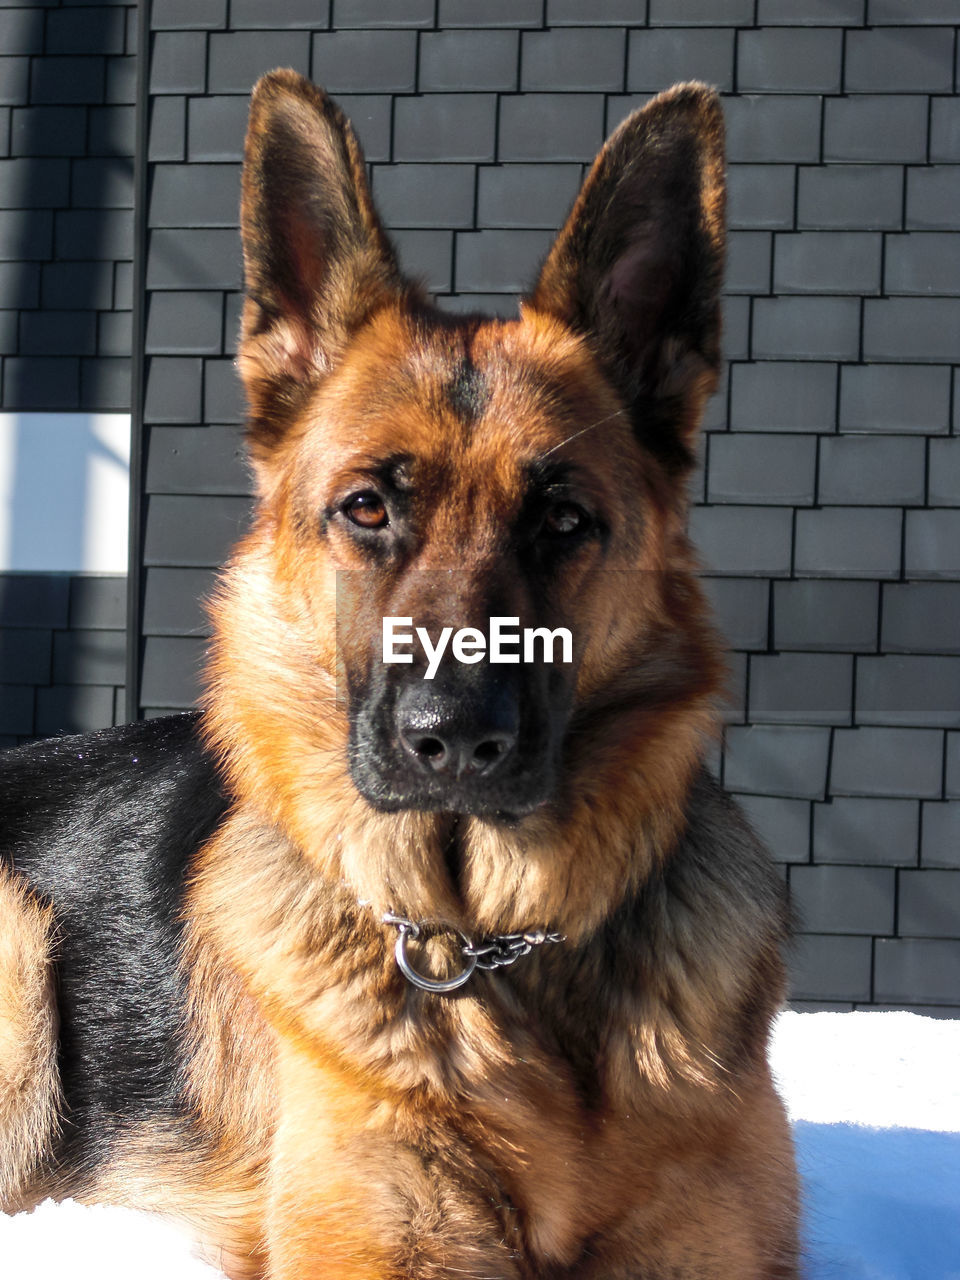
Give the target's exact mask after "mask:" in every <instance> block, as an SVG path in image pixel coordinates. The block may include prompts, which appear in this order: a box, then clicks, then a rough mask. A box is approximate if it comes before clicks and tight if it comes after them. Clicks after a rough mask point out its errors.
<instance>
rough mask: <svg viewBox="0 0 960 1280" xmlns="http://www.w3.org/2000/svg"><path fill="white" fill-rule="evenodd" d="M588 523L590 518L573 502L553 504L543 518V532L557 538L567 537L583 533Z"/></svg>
mask: <svg viewBox="0 0 960 1280" xmlns="http://www.w3.org/2000/svg"><path fill="white" fill-rule="evenodd" d="M589 522H590V517H589V516H588V515H587V513H586V512H585V511H584V509H583V508H582V507H578V506H577V504H576V503H575V502H555V503H554V505H553V506H552V507H549V508H548V509H547V512H546V514H545V515H544V517H543V530H544V532H545V533H548V534H553V535H556V536H559V537H569V536H570V535H571V534H574V533H583V532H584V531H585V530H586V528H587V525H588V524H589Z"/></svg>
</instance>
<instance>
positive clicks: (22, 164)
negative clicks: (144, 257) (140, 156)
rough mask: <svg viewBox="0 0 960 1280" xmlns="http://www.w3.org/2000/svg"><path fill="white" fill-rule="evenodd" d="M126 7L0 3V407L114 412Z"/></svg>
mask: <svg viewBox="0 0 960 1280" xmlns="http://www.w3.org/2000/svg"><path fill="white" fill-rule="evenodd" d="M136 17H137V14H136V7H135V6H134V5H131V4H123V3H117V4H110V3H102V4H94V5H87V4H72V3H68V2H66V0H64V2H56V3H48V4H45V5H37V4H33V5H29V6H24V7H6V6H3V7H0V355H2V357H3V360H2V364H3V369H2V376H3V383H2V401H0V404H2V408H3V409H7V410H16V409H19V410H80V409H128V408H129V405H130V309H131V306H132V296H131V260H132V258H133V213H132V210H133V147H134V111H135V106H134V95H135V79H136V56H135V55H136Z"/></svg>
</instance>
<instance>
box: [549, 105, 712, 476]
mask: <svg viewBox="0 0 960 1280" xmlns="http://www.w3.org/2000/svg"><path fill="white" fill-rule="evenodd" d="M723 259H724V157H723V117H722V114H721V111H720V102H719V99H718V97H717V95H716V93H715V92H714V91H713V90H712V89H710V88H708V87H707V86H706V85H701V84H684V85H677V86H675V87H674V88H673V89H670V90H668V91H667V92H666V93H662V94H659V95H658V96H657V97H656V98H654V99H653V100H652V101H651V102H649V103H648V104H647V105H646V106H645V107H644V108H642V109H641V110H640V111H637V112H634V114H633V115H631V116H629V117H628V118H627V119H626V120H625V121H624V122H623V124H621V125H620V127H619V128H618V129H617V130H616V132H615V133H613V135H612V136H611V137H610V138H609V139H608V141H607V143H606V145H605V146H604V148H603V150H602V151H601V152H600V154H599V156H598V157H597V159H596V161H595V162H594V164H593V168H592V169H591V170H590V173H589V175H588V176H587V179H586V181H585V182H584V184H583V187H582V188H581V191H580V195H579V196H578V198H577V201H576V203H575V204H574V206H573V210H572V211H571V213H570V216H569V218H568V219H567V222H566V225H565V226H564V228H563V230H562V231H561V232H560V234H559V236H558V237H557V240H556V242H555V244H554V246H553V248H552V249H551V251H550V253H549V255H548V257H547V260H546V262H545V264H544V266H543V270H542V271H541V274H540V279H539V281H538V283H537V286H536V288H535V290H534V292H533V294H532V296H531V298H530V300H529V305H532V306H533V307H534V308H535V309H537V310H539V311H546V312H549V313H551V314H553V315H556V316H558V317H560V318H561V319H562V320H564V321H565V322H566V323H567V324H569V325H570V326H571V327H572V328H574V329H575V330H577V331H578V332H580V333H582V334H584V335H585V336H587V337H588V339H590V340H591V342H592V343H593V345H594V348H595V350H596V351H597V354H598V355H599V356H600V358H601V360H602V361H603V362H604V363H605V365H606V366H607V368H608V370H609V372H610V373H611V375H612V376H613V378H614V380H615V381H616V382H617V384H618V385H619V387H620V389H621V391H622V392H623V394H624V395H625V397H626V399H627V401H628V403H629V405H630V408H631V411H632V413H633V415H634V421H635V424H636V428H637V432H638V435H639V437H640V439H641V440H642V441H643V443H644V444H646V445H647V446H648V447H649V448H650V449H652V450H653V451H654V452H655V453H656V454H658V455H659V456H660V457H661V459H662V460H663V462H664V463H665V464H666V465H667V466H669V467H670V468H671V469H682V468H683V467H684V466H686V465H688V464H689V462H690V460H691V445H692V441H693V436H694V434H695V432H696V428H697V425H698V423H699V419H700V414H701V411H702V409H703V403H704V401H705V399H706V397H707V396H708V395H709V394H710V392H711V391H712V390H713V388H714V386H715V384H716V379H717V373H718V370H719V365H720V315H719V311H720V308H719V292H720V286H721V283H722V277H723Z"/></svg>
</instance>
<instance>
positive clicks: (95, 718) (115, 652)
mask: <svg viewBox="0 0 960 1280" xmlns="http://www.w3.org/2000/svg"><path fill="white" fill-rule="evenodd" d="M126 586H127V584H126V579H125V578H120V577H85V576H82V575H79V574H73V575H71V574H59V573H11V574H4V573H0V748H2V747H12V746H15V745H16V744H17V743H18V742H24V741H27V740H28V739H30V738H34V737H46V736H48V735H50V734H58V733H80V732H82V731H84V730H87V729H101V728H103V727H104V726H105V725H110V724H115V723H118V722H120V721H122V719H123V692H124V678H125V661H124V660H125V645H126V607H127V603H126V602H127V594H126Z"/></svg>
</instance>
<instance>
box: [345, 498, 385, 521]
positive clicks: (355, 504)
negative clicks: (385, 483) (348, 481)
mask: <svg viewBox="0 0 960 1280" xmlns="http://www.w3.org/2000/svg"><path fill="white" fill-rule="evenodd" d="M343 514H344V515H345V516H346V517H347V519H348V520H351V521H352V522H353V523H354V524H356V525H359V526H360V528H361V529H382V528H383V527H384V525H386V524H387V522H388V519H387V508H386V506H385V504H384V501H383V499H382V498H381V497H380V495H379V494H376V493H373V492H372V491H366V492H364V493H355V494H354V495H353V496H352V497H350V498H348V499H347V500H346V502H345V503H344V504H343Z"/></svg>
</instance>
